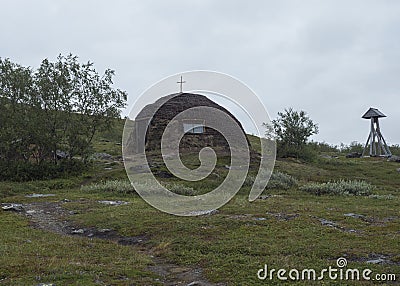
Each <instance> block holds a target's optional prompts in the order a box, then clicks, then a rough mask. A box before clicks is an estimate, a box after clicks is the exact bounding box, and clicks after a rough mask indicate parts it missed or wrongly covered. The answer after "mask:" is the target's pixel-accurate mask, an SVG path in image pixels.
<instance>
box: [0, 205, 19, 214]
mask: <svg viewBox="0 0 400 286" xmlns="http://www.w3.org/2000/svg"><path fill="white" fill-rule="evenodd" d="M2 205H3V206H2V207H1V208H2V209H3V210H5V211H14V212H22V211H23V210H24V207H23V205H22V204H14V203H10V204H2Z"/></svg>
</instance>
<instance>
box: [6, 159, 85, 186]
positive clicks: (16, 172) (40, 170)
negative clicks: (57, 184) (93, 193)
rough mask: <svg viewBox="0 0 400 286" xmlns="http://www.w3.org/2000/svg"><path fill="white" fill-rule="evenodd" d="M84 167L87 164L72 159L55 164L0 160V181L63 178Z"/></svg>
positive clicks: (78, 172) (80, 171) (79, 171)
mask: <svg viewBox="0 0 400 286" xmlns="http://www.w3.org/2000/svg"><path fill="white" fill-rule="evenodd" d="M86 168H87V164H85V163H83V162H82V161H78V160H73V159H72V160H61V161H59V162H57V164H54V163H52V162H42V163H41V164H33V163H31V162H24V161H13V162H4V161H0V181H17V182H24V181H33V180H49V179H55V178H65V177H68V176H75V175H79V174H81V173H82V171H83V170H85V169H86Z"/></svg>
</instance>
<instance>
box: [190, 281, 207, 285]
mask: <svg viewBox="0 0 400 286" xmlns="http://www.w3.org/2000/svg"><path fill="white" fill-rule="evenodd" d="M186 286H206V284H205V283H203V282H201V281H193V282H191V283H189V284H187V285H186Z"/></svg>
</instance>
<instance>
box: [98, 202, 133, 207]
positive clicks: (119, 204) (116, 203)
mask: <svg viewBox="0 0 400 286" xmlns="http://www.w3.org/2000/svg"><path fill="white" fill-rule="evenodd" d="M98 202H99V203H100V204H103V205H110V206H121V205H127V204H129V202H124V201H98Z"/></svg>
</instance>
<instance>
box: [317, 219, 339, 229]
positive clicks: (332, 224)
mask: <svg viewBox="0 0 400 286" xmlns="http://www.w3.org/2000/svg"><path fill="white" fill-rule="evenodd" d="M319 221H320V222H321V224H322V225H324V226H330V227H337V224H336V223H335V222H333V221H331V220H327V219H324V218H320V219H319Z"/></svg>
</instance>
